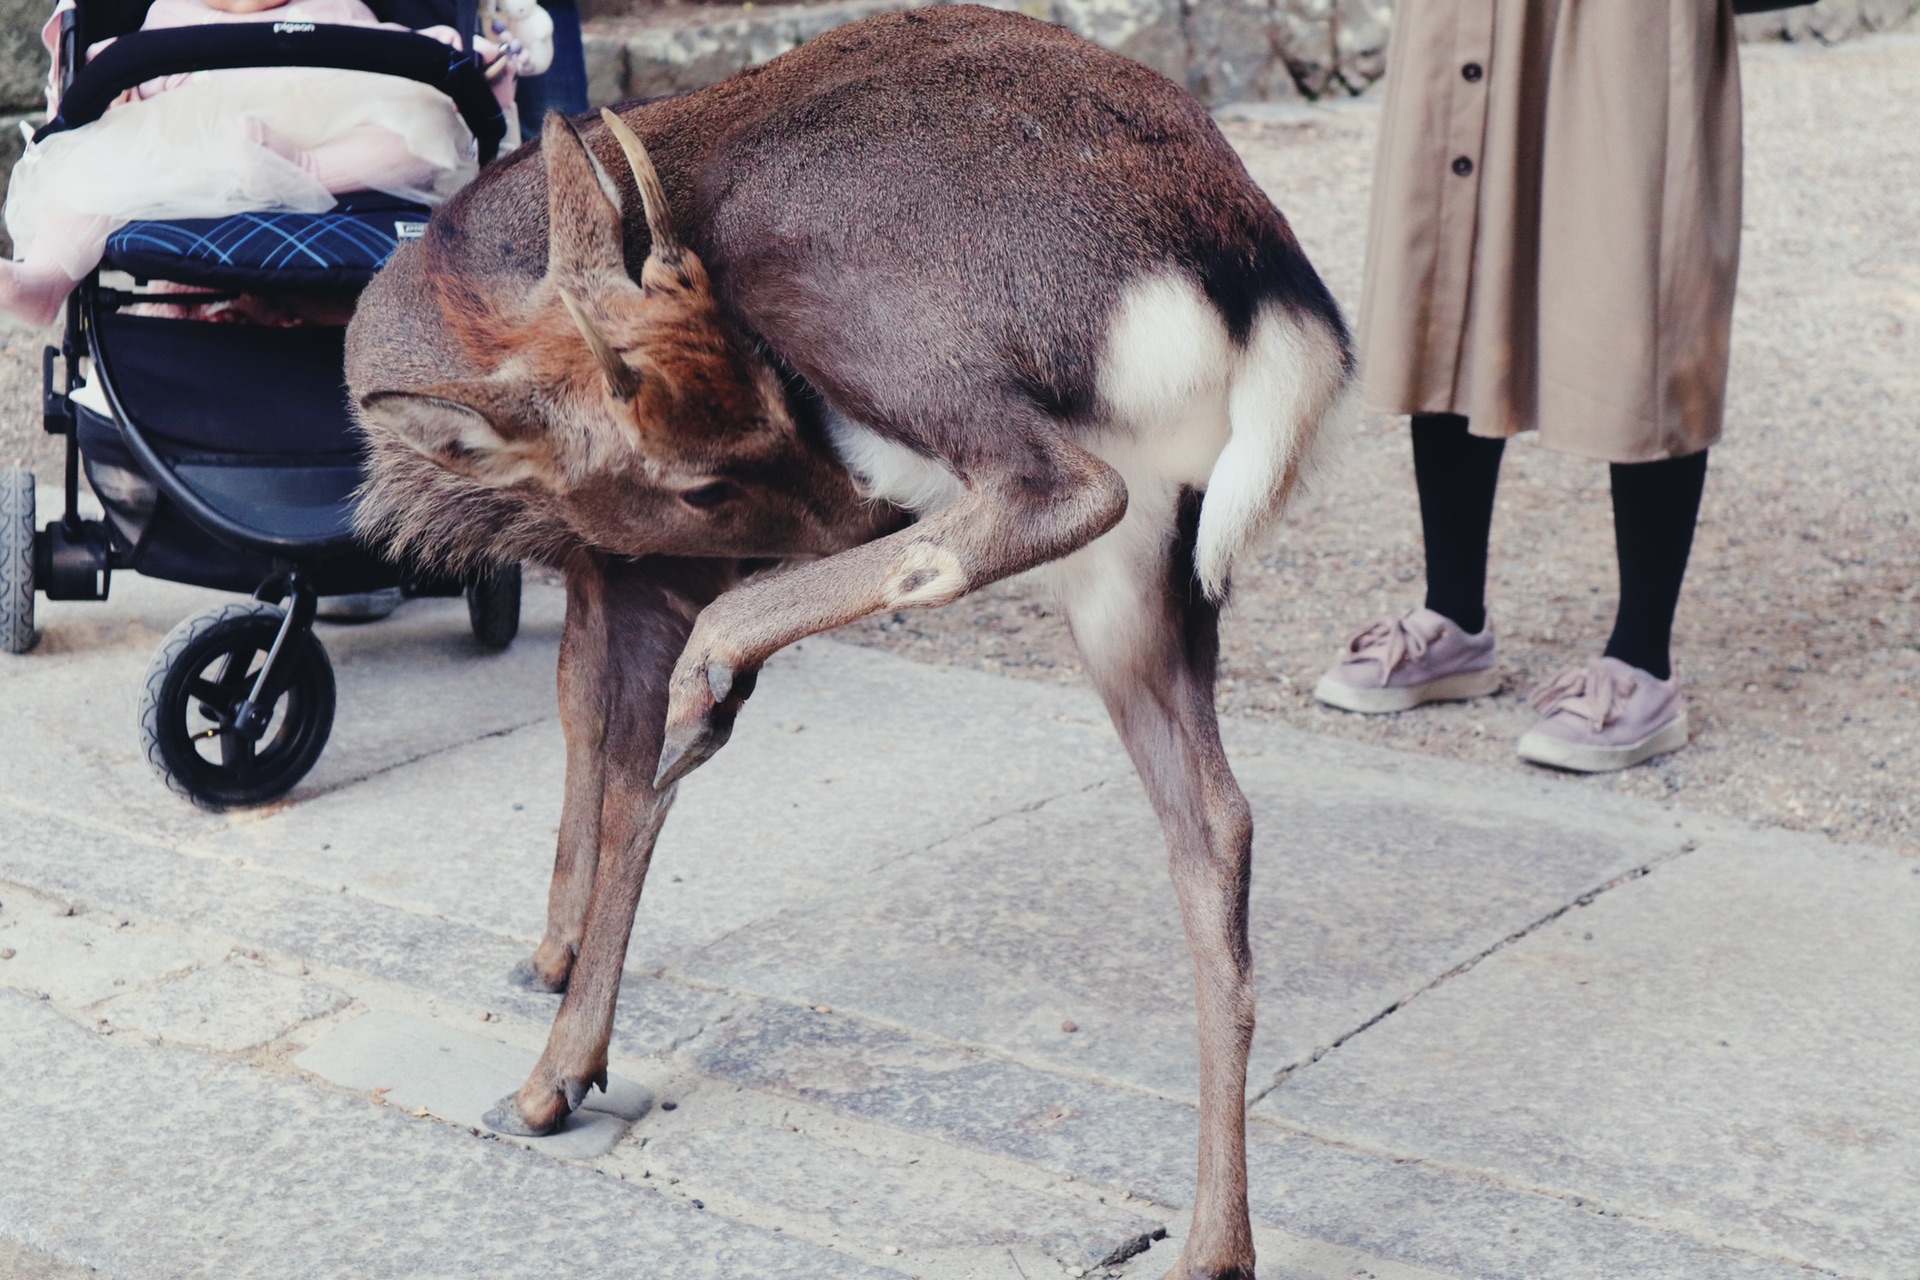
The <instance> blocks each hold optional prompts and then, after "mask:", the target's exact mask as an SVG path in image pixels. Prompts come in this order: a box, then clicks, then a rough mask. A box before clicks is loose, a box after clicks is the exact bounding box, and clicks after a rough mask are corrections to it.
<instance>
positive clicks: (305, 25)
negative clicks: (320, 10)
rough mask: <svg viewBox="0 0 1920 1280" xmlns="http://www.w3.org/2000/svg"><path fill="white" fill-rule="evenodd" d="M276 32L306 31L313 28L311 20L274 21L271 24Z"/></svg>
mask: <svg viewBox="0 0 1920 1280" xmlns="http://www.w3.org/2000/svg"><path fill="white" fill-rule="evenodd" d="M273 29H274V32H275V33H276V34H278V33H281V32H307V31H312V30H313V24H312V23H311V22H276V23H274V24H273Z"/></svg>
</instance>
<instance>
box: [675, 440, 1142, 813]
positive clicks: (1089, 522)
mask: <svg viewBox="0 0 1920 1280" xmlns="http://www.w3.org/2000/svg"><path fill="white" fill-rule="evenodd" d="M1027 412H1028V413H1029V415H1031V414H1032V409H1031V406H1029V408H1028V410H1027ZM1016 413H1017V411H1014V410H1011V409H1010V410H1009V416H1010V417H1015V416H1016ZM1018 425H1026V424H1010V425H1009V426H1008V428H1007V430H1006V432H1005V434H1004V436H1003V437H1001V439H1000V445H1001V447H1000V449H999V451H998V452H996V453H993V454H987V455H984V456H980V457H977V458H973V459H968V460H966V465H965V466H964V474H963V475H962V476H961V480H962V484H963V486H964V488H965V495H964V496H963V497H961V498H960V499H959V500H958V501H956V502H954V503H953V505H952V506H949V507H946V508H945V509H943V510H941V511H939V512H938V513H936V514H934V515H930V516H928V517H927V518H926V519H924V520H922V521H921V522H920V523H918V524H916V525H913V526H911V527H909V528H906V529H902V530H900V531H899V532H898V533H893V534H889V535H888V536H886V537H884V538H877V539H875V540H874V541H872V542H868V543H864V544H862V545H860V546H857V547H854V548H853V549H852V550H850V551H842V552H840V553H839V554H837V555H832V556H828V557H826V558H825V559H823V560H814V561H810V562H807V563H804V564H799V565H795V566H794V567H792V568H790V569H785V570H782V571H781V572H778V573H773V574H769V575H767V576H766V577H765V578H759V579H754V580H753V581H750V582H748V583H746V584H745V585H744V586H742V587H740V588H739V589H737V590H734V591H729V592H728V593H727V594H726V595H724V596H721V597H720V598H719V599H718V600H716V601H714V603H713V604H712V606H711V607H709V608H708V609H706V610H705V611H704V612H703V613H701V615H700V621H699V622H698V623H697V624H696V625H695V627H694V630H693V635H692V636H691V637H690V638H689V639H688V641H687V649H686V652H685V653H684V654H682V655H681V658H680V662H679V665H677V666H676V667H675V668H674V672H673V687H672V698H671V701H670V703H669V705H668V714H667V740H666V750H665V753H664V755H663V756H662V757H661V761H660V772H659V782H660V783H661V785H668V784H671V783H672V782H674V781H676V780H678V779H679V778H682V777H684V776H686V774H687V773H689V772H690V771H692V770H693V769H694V768H695V767H697V766H698V765H699V764H700V763H701V762H702V761H704V760H706V759H707V758H708V757H709V756H711V755H713V753H714V752H716V751H718V750H719V749H720V748H721V747H722V746H723V745H724V744H725V743H726V740H727V737H728V735H729V734H730V733H731V732H732V730H733V720H734V716H735V715H736V714H737V713H738V712H739V710H740V705H741V703H743V702H744V701H745V700H746V698H747V695H748V694H750V693H751V692H752V690H753V682H754V679H755V677H756V675H757V673H758V672H759V670H760V664H761V663H763V662H765V661H766V660H767V659H768V658H769V657H771V656H772V655H773V654H774V653H776V652H778V651H779V650H781V649H783V648H785V647H786V646H787V645H790V644H792V643H793V642H794V641H796V640H802V639H805V638H806V637H807V636H810V635H816V634H818V633H819V632H822V631H826V630H829V629H831V628H833V627H837V626H841V625H843V624H845V623H848V622H853V621H855V620H856V619H859V618H864V617H867V616H868V615H869V614H874V613H878V612H880V611H881V610H883V609H905V608H912V607H916V606H925V607H931V606H935V605H943V604H947V603H949V602H951V601H953V600H955V599H958V598H959V597H960V596H962V595H965V594H966V593H967V592H969V591H974V590H977V589H978V588H980V587H984V586H986V585H987V584H988V583H990V582H996V581H998V580H999V579H1001V578H1004V577H1007V576H1008V575H1010V574H1014V573H1019V572H1021V571H1022V570H1024V569H1030V568H1032V567H1033V566H1035V565H1037V564H1042V563H1044V562H1046V561H1048V560H1053V559H1057V558H1058V557H1060V556H1063V555H1066V554H1067V553H1069V552H1071V551H1073V550H1075V549H1077V548H1079V547H1083V546H1085V545H1086V544H1087V543H1089V542H1091V541H1093V539H1095V538H1097V537H1099V536H1100V535H1101V534H1102V533H1105V532H1106V531H1107V530H1108V529H1110V528H1112V527H1113V525H1114V523H1115V522H1116V521H1118V520H1119V519H1120V517H1121V515H1122V514H1123V513H1124V512H1125V511H1126V506H1127V489H1126V485H1125V484H1124V483H1123V482H1122V481H1121V479H1120V477H1119V475H1118V474H1117V473H1116V472H1115V471H1114V470H1113V469H1112V468H1111V467H1109V466H1108V465H1107V464H1106V463H1104V462H1102V461H1101V460H1100V459H1099V458H1097V457H1095V456H1094V455H1093V454H1091V453H1088V452H1087V451H1086V450H1085V449H1082V448H1080V447H1079V446H1078V445H1076V444H1074V443H1073V442H1072V441H1070V440H1065V439H1062V438H1060V437H1059V436H1058V435H1057V434H1056V433H1055V430H1054V428H1053V427H1052V426H1051V424H1047V425H1039V426H1036V427H1030V430H1029V433H1028V434H1026V435H1024V436H1023V435H1021V434H1020V432H1019V430H1018Z"/></svg>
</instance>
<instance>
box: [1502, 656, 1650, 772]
mask: <svg viewBox="0 0 1920 1280" xmlns="http://www.w3.org/2000/svg"><path fill="white" fill-rule="evenodd" d="M1528 700H1529V701H1531V702H1532V703H1533V709H1534V710H1535V711H1538V712H1539V713H1540V723H1538V724H1536V725H1534V726H1533V728H1531V729H1529V730H1527V731H1526V733H1525V734H1523V735H1522V736H1521V738H1520V758H1521V759H1523V760H1531V761H1533V763H1535V764H1546V765H1552V766H1553V767H1554V768H1556V769H1572V770H1574V771H1575V772H1576V773H1608V772H1610V771H1612V770H1614V769H1625V768H1627V767H1629V766H1630V765H1636V764H1639V763H1640V762H1641V761H1642V760H1651V759H1652V758H1653V757H1654V756H1659V755H1665V754H1666V753H1667V752H1669V751H1678V750H1679V749H1680V748H1682V747H1684V746H1686V745H1687V703H1686V699H1684V698H1682V697H1681V696H1680V682H1679V681H1678V680H1657V679H1655V678H1654V677H1653V676H1651V675H1649V674H1647V673H1646V672H1645V671H1642V670H1641V669H1640V668H1638V667H1634V666H1629V665H1628V664H1626V663H1624V662H1622V661H1620V659H1618V658H1595V659H1594V660H1593V661H1592V662H1589V663H1588V664H1587V665H1586V666H1584V667H1571V668H1569V669H1567V670H1565V671H1562V672H1561V673H1560V674H1559V675H1557V676H1555V677H1554V678H1553V679H1552V680H1550V681H1548V682H1547V683H1546V684H1543V685H1541V686H1540V687H1539V688H1538V689H1535V690H1534V691H1533V693H1532V694H1531V695H1530V697H1529V699H1528Z"/></svg>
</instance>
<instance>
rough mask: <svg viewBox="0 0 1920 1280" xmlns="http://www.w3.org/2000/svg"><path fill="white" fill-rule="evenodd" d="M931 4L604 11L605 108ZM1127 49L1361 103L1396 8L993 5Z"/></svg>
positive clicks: (1153, 59) (1784, 35)
mask: <svg viewBox="0 0 1920 1280" xmlns="http://www.w3.org/2000/svg"><path fill="white" fill-rule="evenodd" d="M929 2H931V0H829V2H827V3H800V4H757V5H756V4H752V3H745V4H696V5H682V6H674V7H664V6H661V5H659V4H657V3H651V2H650V0H599V3H600V4H602V5H603V6H604V7H603V8H602V9H601V12H606V11H607V9H608V8H612V7H616V6H620V5H623V4H624V6H625V14H624V16H609V17H604V18H598V19H596V20H594V21H592V22H590V23H589V24H588V50H589V52H588V58H589V63H590V69H591V72H592V77H591V83H592V89H593V95H594V100H595V101H596V102H611V101H613V100H614V99H616V98H621V97H647V96H651V95H654V94H662V93H677V92H680V91H682V90H685V89H691V88H697V87H699V86H700V85H703V84H709V83H711V82H713V81H714V80H717V79H720V78H722V77H723V76H725V75H727V74H730V73H731V72H732V71H734V70H736V69H737V68H739V67H742V66H749V65H752V64H755V63H760V62H764V61H766V60H767V59H768V58H770V57H773V56H775V55H777V54H780V53H783V52H785V51H786V50H788V49H791V48H793V47H794V46H795V45H797V44H799V43H800V42H801V41H803V40H806V39H808V38H810V37H812V36H815V35H818V34H819V33H820V32H822V31H825V30H827V29H829V28H831V27H836V26H839V25H841V24H842V23H845V22H851V21H854V20H856V19H858V18H862V17H865V16H867V15H868V14H871V13H878V12H885V11H887V10H891V9H902V8H908V7H912V6H915V5H918V4H922V3H929ZM985 2H986V3H989V4H995V5H998V6H1000V7H1003V8H1010V9H1018V10H1019V11H1020V12H1022V13H1027V14H1031V15H1032V16H1034V17H1037V18H1046V19H1048V20H1050V21H1053V22H1058V23H1061V24H1062V25H1064V26H1066V27H1069V28H1071V29H1072V30H1074V31H1077V32H1079V33H1080V34H1081V35H1084V36H1086V37H1088V38H1089V39H1091V40H1094V41H1096V42H1098V43H1100V44H1102V45H1105V46H1106V47H1108V48H1110V49H1116V50H1119V51H1120V52H1121V53H1124V54H1126V55H1128V56H1129V57H1132V58H1137V59H1138V60H1140V61H1141V62H1144V63H1146V64H1147V65H1148V66H1150V67H1153V68H1155V69H1156V70H1159V71H1160V72H1162V73H1164V74H1165V75H1167V76H1169V77H1171V78H1172V79H1174V80H1176V81H1178V82H1180V83H1181V84H1184V85H1186V86H1187V88H1188V89H1189V90H1191V91H1192V92H1193V93H1194V95H1195V96H1197V97H1199V98H1200V99H1201V100H1202V101H1204V102H1207V103H1210V104H1213V105H1215V106H1218V105H1222V104H1225V103H1228V102H1242V101H1259V100H1267V101H1271V100H1284V99H1288V98H1318V97H1321V96H1322V95H1325V94H1346V93H1359V92H1360V91H1362V90H1363V89H1365V88H1366V87H1367V86H1368V85H1370V84H1372V83H1373V82H1374V81H1375V80H1377V79H1378V78H1379V77H1380V75H1381V73H1382V72H1383V71H1384V70H1385V69H1386V44H1387V34H1388V30H1389V26H1390V21H1391V10H1392V3H1391V0H985ZM1917 10H1920V0H1820V3H1819V4H1816V5H1813V6H1811V7H1805V8H1798V9H1788V10H1782V11H1780V12H1777V13H1769V14H1758V15H1755V16H1753V17H1748V18H1742V19H1741V20H1740V34H1741V38H1742V39H1743V40H1820V41H1827V42H1831V41H1835V40H1843V39H1847V38H1849V37H1852V36H1856V35H1860V34H1862V33H1865V32H1870V31H1887V30H1892V29H1893V28H1895V27H1898V26H1901V25H1902V24H1907V23H1910V22H1912V21H1913V18H1914V14H1915V12H1916V11H1917Z"/></svg>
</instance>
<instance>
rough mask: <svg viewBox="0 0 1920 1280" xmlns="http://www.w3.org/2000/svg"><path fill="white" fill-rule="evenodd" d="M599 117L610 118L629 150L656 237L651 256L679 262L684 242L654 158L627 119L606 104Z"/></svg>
mask: <svg viewBox="0 0 1920 1280" xmlns="http://www.w3.org/2000/svg"><path fill="white" fill-rule="evenodd" d="M600 118H601V119H602V120H604V121H606V122H607V128H609V129H611V130H612V131H613V136H614V137H615V138H616V139H618V140H619V142H620V150H621V151H623V152H625V153H626V157H627V165H628V167H630V168H631V169H632V170H633V180H634V182H635V184H636V185H638V186H639V188H640V205H641V207H642V208H643V209H645V210H646V214H647V234H648V235H650V236H651V237H652V238H653V250H652V253H651V255H650V256H652V257H654V258H658V259H659V260H660V262H661V263H663V264H664V265H666V266H678V265H679V264H680V255H681V251H682V249H683V248H684V246H683V245H681V243H680V240H679V238H678V237H677V236H675V235H674V232H673V211H672V210H671V209H669V208H668V207H667V192H666V188H665V187H662V186H661V185H660V174H659V172H658V171H657V170H656V169H655V168H654V167H653V158H652V157H651V156H649V155H648V154H647V148H646V147H645V145H644V144H642V143H641V141H640V138H639V135H637V134H635V133H634V131H633V130H632V129H629V128H628V127H627V122H626V121H624V120H622V119H621V118H620V117H619V116H617V115H615V114H614V113H613V112H612V111H610V110H609V109H607V108H606V107H602V108H600Z"/></svg>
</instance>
